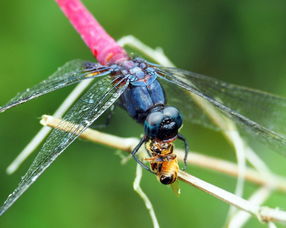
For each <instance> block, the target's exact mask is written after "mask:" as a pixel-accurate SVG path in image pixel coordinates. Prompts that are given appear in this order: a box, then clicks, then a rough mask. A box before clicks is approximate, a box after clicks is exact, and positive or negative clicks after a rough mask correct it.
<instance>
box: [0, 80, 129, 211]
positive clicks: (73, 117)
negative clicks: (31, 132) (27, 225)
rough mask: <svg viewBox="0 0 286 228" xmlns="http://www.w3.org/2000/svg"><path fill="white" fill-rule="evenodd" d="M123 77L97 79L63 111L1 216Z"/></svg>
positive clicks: (106, 103) (121, 86) (98, 111)
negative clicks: (113, 80) (73, 103)
mask: <svg viewBox="0 0 286 228" xmlns="http://www.w3.org/2000/svg"><path fill="white" fill-rule="evenodd" d="M124 80H125V79H124V78H123V79H121V80H120V81H119V82H117V83H116V84H114V85H113V82H112V78H111V77H105V78H103V79H101V80H99V81H97V82H96V83H95V84H94V85H93V86H92V87H91V88H90V89H89V90H88V91H87V92H86V93H85V94H84V95H83V96H82V97H81V98H80V99H79V100H78V101H77V102H76V103H75V105H74V106H73V107H72V108H71V109H70V110H69V111H68V112H67V113H66V115H65V116H64V120H62V121H61V122H60V123H59V124H58V127H59V128H60V129H68V131H69V132H66V131H61V130H58V129H53V131H52V133H51V134H50V135H49V137H48V138H47V140H46V142H45V143H44V145H43V147H42V149H41V150H40V152H39V153H38V155H37V156H36V158H35V160H34V161H33V163H32V165H31V166H30V168H29V169H28V171H27V173H26V174H25V175H24V176H23V177H22V179H21V181H20V183H19V185H18V187H17V188H16V189H15V190H14V192H13V193H12V194H10V195H9V196H8V199H7V200H6V201H5V202H4V204H3V206H2V207H1V208H0V215H2V214H3V213H4V212H5V211H6V210H7V209H8V208H9V207H10V206H11V205H12V204H13V203H14V202H15V201H16V200H17V199H18V198H19V197H20V196H21V195H22V194H23V193H24V192H25V191H26V190H27V189H28V188H29V187H30V186H31V185H32V184H33V183H34V182H35V181H36V179H37V178H38V177H39V176H40V175H41V174H42V173H43V172H44V171H45V170H46V169H47V168H48V167H49V166H50V165H51V164H52V163H53V162H54V160H55V159H56V158H57V157H58V156H59V155H60V154H61V153H62V152H63V151H64V150H65V149H66V148H67V147H68V146H69V145H70V144H71V143H72V142H73V141H74V140H75V139H76V138H77V137H78V136H79V135H80V134H81V133H82V132H83V131H84V130H85V129H86V128H87V127H89V126H90V125H91V124H92V123H93V122H94V121H95V120H96V119H97V118H98V117H99V116H100V115H102V113H103V112H104V111H106V110H107V109H108V108H109V107H110V106H111V105H112V104H113V103H114V102H115V101H116V100H117V99H118V98H119V97H120V95H121V94H122V93H123V92H124V90H125V89H126V88H127V86H128V81H127V82H126V83H123V82H124Z"/></svg>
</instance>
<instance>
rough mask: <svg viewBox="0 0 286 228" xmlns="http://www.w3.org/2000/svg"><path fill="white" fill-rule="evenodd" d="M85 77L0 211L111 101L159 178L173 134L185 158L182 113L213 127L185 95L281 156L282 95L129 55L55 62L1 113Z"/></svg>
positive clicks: (285, 144)
mask: <svg viewBox="0 0 286 228" xmlns="http://www.w3.org/2000/svg"><path fill="white" fill-rule="evenodd" d="M91 79H95V80H94V82H93V84H92V86H91V87H90V88H89V89H88V90H87V92H86V93H85V94H84V95H83V96H81V97H80V98H79V99H78V101H77V102H76V103H75V104H74V106H73V107H72V108H71V109H70V110H69V111H68V112H67V113H66V114H65V115H64V117H63V121H61V122H60V123H59V124H58V128H60V129H66V128H67V127H68V128H69V130H68V131H61V130H58V129H54V130H53V131H52V132H51V134H50V135H49V137H48V138H47V140H46V142H45V143H44V145H43V147H42V148H41V150H40V152H39V153H38V155H37V156H36V158H35V160H34V161H33V163H32V165H31V166H30V168H29V169H28V171H27V173H26V174H25V175H24V176H23V178H22V179H21V181H20V183H19V185H18V187H17V188H16V189H15V190H14V192H13V193H12V194H10V195H9V197H8V199H7V200H6V201H5V202H4V204H3V206H2V207H1V208H0V215H2V214H3V213H4V212H5V211H6V210H7V209H8V208H9V207H10V206H11V205H12V204H13V203H14V202H15V201H16V200H17V199H18V198H19V197H20V196H21V195H22V194H23V193H24V192H25V191H26V190H27V189H28V188H29V187H30V186H31V185H32V184H33V182H35V181H36V179H37V178H38V177H39V176H40V175H41V174H42V173H43V172H44V171H45V170H46V169H47V168H48V167H49V165H50V164H51V163H53V161H54V160H55V159H56V158H57V157H58V156H59V155H60V154H61V153H62V152H63V151H64V150H65V149H66V148H67V147H68V146H69V145H70V144H71V143H72V142H73V141H74V140H75V139H76V138H78V137H79V135H80V134H81V133H82V132H84V131H85V130H86V129H87V128H88V127H90V126H91V125H92V124H93V123H94V122H95V121H96V120H97V119H98V118H99V117H100V116H101V115H102V114H103V113H104V112H105V111H107V110H108V109H109V108H110V107H111V106H112V105H114V104H115V103H116V102H118V103H119V104H120V106H121V107H123V108H124V109H125V110H126V111H127V112H128V114H129V115H130V116H131V117H132V118H133V119H135V120H136V121H137V122H139V123H141V124H143V125H144V136H143V137H142V138H141V140H140V142H139V144H138V145H137V146H136V147H135V148H134V150H133V151H132V155H133V157H134V159H135V160H136V161H137V162H138V163H139V164H140V165H142V166H143V167H144V168H145V169H147V170H149V171H151V172H153V173H155V174H156V175H157V176H158V177H159V180H160V182H161V183H163V184H171V183H173V182H174V181H176V173H168V172H163V171H166V167H167V166H164V164H167V165H168V164H171V163H172V164H173V162H174V161H175V159H176V158H175V156H174V154H173V153H172V152H173V147H172V143H173V142H174V141H175V140H176V139H179V140H182V141H183V142H184V143H185V152H186V153H185V158H184V161H185V162H186V159H187V152H188V150H189V146H188V143H187V140H186V139H185V138H184V136H183V135H181V134H180V133H179V130H180V128H181V127H182V124H183V118H182V116H184V122H192V123H200V124H203V125H206V126H208V127H211V128H213V127H215V126H214V124H212V122H211V121H209V120H207V118H206V116H205V115H204V114H203V112H202V110H201V109H200V107H198V106H197V105H196V103H195V102H194V101H193V98H192V96H191V95H190V94H192V95H195V96H198V97H201V98H202V99H204V100H205V101H207V102H208V103H209V104H211V105H212V106H213V107H214V108H215V109H216V110H217V111H218V112H220V113H221V114H222V115H224V116H226V117H228V118H230V119H231V120H233V121H235V122H236V123H237V124H238V126H239V128H240V129H242V130H243V131H245V132H248V134H249V135H252V136H255V137H256V138H257V139H259V140H261V141H263V142H267V144H269V145H271V146H273V148H276V149H278V150H279V151H280V152H281V153H282V154H284V155H286V150H285V149H286V138H285V135H286V127H285V124H284V122H285V113H286V99H285V98H282V97H279V96H275V95H272V94H269V93H265V92H261V91H257V90H253V89H249V88H245V87H241V86H237V85H233V84H229V83H226V82H222V81H219V80H217V79H214V78H211V77H208V76H204V75H201V74H196V73H193V72H190V71H186V70H182V69H178V68H172V67H163V66H160V65H157V64H154V63H151V62H148V61H146V60H144V59H142V58H130V59H128V60H124V61H122V62H120V63H117V64H110V65H106V66H105V65H101V64H98V63H93V62H88V61H83V60H73V61H71V62H68V63H66V64H65V65H64V66H62V67H61V68H59V69H58V71H57V72H55V73H54V74H53V75H52V76H51V77H49V78H48V79H47V80H45V81H42V82H41V83H39V84H38V85H36V86H34V87H32V88H30V89H27V90H26V91H24V92H22V93H19V94H18V95H17V96H16V97H15V98H13V99H12V100H10V101H9V102H8V103H7V104H6V105H4V106H2V107H0V112H4V111H6V110H7V109H10V108H12V107H14V106H16V105H19V104H21V103H24V102H27V101H29V100H32V99H34V98H37V97H39V96H41V95H44V94H46V93H50V92H53V91H55V90H58V89H61V88H63V87H66V86H69V85H72V84H75V83H78V82H80V81H82V80H91ZM165 90H166V92H165ZM167 98H168V99H167ZM179 110H180V111H179ZM67 122H68V123H69V125H68V126H67ZM143 144H145V145H148V146H147V152H148V153H149V156H150V159H153V160H152V162H151V163H152V166H151V168H149V167H148V166H146V165H145V164H144V163H143V162H142V161H140V160H139V159H138V158H137V156H136V153H137V152H138V150H139V148H140V147H141V146H142V145H143ZM177 168H178V167H177ZM177 168H176V169H177ZM162 170H163V171H162Z"/></svg>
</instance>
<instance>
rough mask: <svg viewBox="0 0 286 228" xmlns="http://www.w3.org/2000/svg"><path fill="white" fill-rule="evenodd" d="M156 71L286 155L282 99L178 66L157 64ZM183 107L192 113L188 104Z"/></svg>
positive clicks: (285, 103)
mask: <svg viewBox="0 0 286 228" xmlns="http://www.w3.org/2000/svg"><path fill="white" fill-rule="evenodd" d="M156 71H157V73H158V74H159V75H160V78H162V79H164V80H166V81H168V82H170V83H172V84H175V85H177V86H179V87H181V88H183V89H185V91H186V94H185V97H189V96H194V95H196V96H199V97H201V98H203V99H204V100H205V101H207V102H209V103H211V104H212V105H213V106H214V107H216V109H217V110H218V111H220V113H221V114H224V115H226V116H227V117H229V118H231V119H232V120H234V121H235V122H236V123H238V124H239V125H238V126H239V127H241V128H243V130H246V132H247V133H248V135H250V136H251V137H252V136H255V137H256V139H259V140H262V141H264V142H267V143H268V144H271V145H272V146H273V148H275V149H276V150H277V149H278V151H279V152H281V153H283V154H284V155H286V150H285V146H286V138H285V135H286V125H285V121H286V116H285V115H286V99H285V98H282V97H279V96H275V95H272V94H269V93H265V92H262V91H258V90H253V89H249V88H246V87H242V86H237V85H233V84H229V83H225V82H222V81H220V80H217V79H214V78H211V77H208V76H205V75H200V74H196V73H193V72H190V71H186V70H181V69H178V68H170V67H159V66H157V69H156ZM188 92H190V93H191V94H190V93H188ZM182 99H183V98H182ZM185 109H188V110H187V111H190V112H192V110H191V109H192V107H191V106H190V105H189V104H186V105H185Z"/></svg>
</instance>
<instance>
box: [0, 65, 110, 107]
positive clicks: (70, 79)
mask: <svg viewBox="0 0 286 228" xmlns="http://www.w3.org/2000/svg"><path fill="white" fill-rule="evenodd" d="M109 73H110V68H109V67H106V66H102V65H100V64H98V63H92V62H88V61H84V60H72V61H70V62H67V63H66V64H65V65H63V66H62V67H60V68H59V69H58V70H57V71H56V72H55V73H54V74H53V75H51V76H50V77H49V78H48V79H46V80H44V81H42V82H40V83H39V84H37V85H35V86H34V87H32V88H29V89H27V90H25V91H24V92H21V93H19V94H18V95H16V97H14V98H12V100H10V101H9V102H8V103H7V104H6V105H4V106H2V107H0V112H4V111H5V110H7V109H9V108H12V107H14V106H16V105H19V104H22V103H24V102H27V101H29V100H32V99H34V98H36V97H39V96H41V95H44V94H47V93H49V92H52V91H55V90H57V89H60V88H63V87H66V86H69V85H72V84H74V83H77V82H79V81H81V80H83V79H87V78H94V77H98V76H102V75H106V74H109Z"/></svg>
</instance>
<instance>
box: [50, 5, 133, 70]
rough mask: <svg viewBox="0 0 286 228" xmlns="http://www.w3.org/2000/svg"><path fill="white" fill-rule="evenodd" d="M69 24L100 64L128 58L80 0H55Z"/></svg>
mask: <svg viewBox="0 0 286 228" xmlns="http://www.w3.org/2000/svg"><path fill="white" fill-rule="evenodd" d="M56 2H57V3H58V4H59V6H60V8H61V9H62V11H63V12H64V14H65V15H66V17H67V18H68V19H69V21H70V22H71V24H72V25H73V26H74V28H75V29H76V30H77V32H78V33H79V34H80V35H81V38H82V39H83V40H84V42H85V43H86V45H87V46H88V47H89V48H90V50H91V52H92V53H93V55H94V56H95V57H96V59H97V60H98V62H100V63H101V64H104V65H105V64H111V63H115V62H119V61H123V60H126V59H127V58H128V56H127V53H126V52H125V51H124V49H123V48H122V47H120V46H119V45H118V44H117V43H116V42H115V40H114V39H113V38H112V37H111V36H110V35H108V34H107V33H106V31H105V30H104V29H103V28H102V27H101V25H100V24H99V23H98V22H97V20H96V19H95V18H94V17H93V16H92V14H91V13H90V12H89V11H88V10H87V9H86V8H85V6H84V5H83V4H82V3H81V2H80V0H56Z"/></svg>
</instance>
